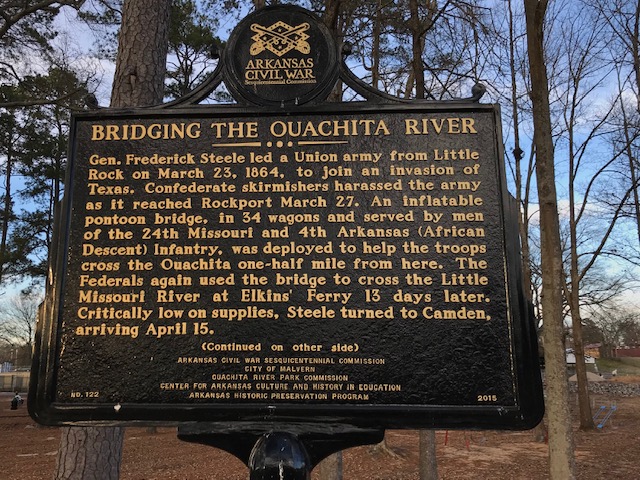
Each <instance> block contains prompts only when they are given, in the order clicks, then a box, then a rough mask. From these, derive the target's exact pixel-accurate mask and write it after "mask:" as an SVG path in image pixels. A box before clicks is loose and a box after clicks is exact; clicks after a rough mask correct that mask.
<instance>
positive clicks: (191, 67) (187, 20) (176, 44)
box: [166, 0, 220, 98]
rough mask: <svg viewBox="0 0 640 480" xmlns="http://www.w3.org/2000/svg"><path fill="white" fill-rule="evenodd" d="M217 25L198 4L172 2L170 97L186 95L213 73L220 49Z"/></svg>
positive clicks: (180, 0) (167, 91)
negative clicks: (201, 10) (214, 62)
mask: <svg viewBox="0 0 640 480" xmlns="http://www.w3.org/2000/svg"><path fill="white" fill-rule="evenodd" d="M216 23H217V22H216V19H215V18H214V17H212V16H210V15H206V14H203V13H201V12H200V11H199V9H198V5H197V3H196V2H195V1H194V0H173V1H172V2H171V24H170V25H171V28H170V29H169V61H168V62H167V67H168V68H167V82H166V96H168V97H171V98H178V97H181V96H183V95H186V94H187V93H188V92H190V91H191V90H193V89H194V88H195V87H197V86H198V84H200V83H201V82H202V81H203V80H204V79H205V77H206V75H207V74H208V73H210V72H211V70H212V66H213V65H212V64H213V61H214V59H216V58H217V56H218V51H217V50H218V46H219V45H220V40H219V39H218V38H217V36H216V34H215V29H216V26H217V25H216Z"/></svg>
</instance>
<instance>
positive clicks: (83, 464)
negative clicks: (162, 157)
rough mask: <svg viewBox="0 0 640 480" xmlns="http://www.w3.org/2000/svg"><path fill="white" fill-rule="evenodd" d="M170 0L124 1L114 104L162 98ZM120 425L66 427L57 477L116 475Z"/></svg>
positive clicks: (112, 478)
mask: <svg viewBox="0 0 640 480" xmlns="http://www.w3.org/2000/svg"><path fill="white" fill-rule="evenodd" d="M170 5H171V0H125V2H124V5H123V9H122V25H121V27H120V34H119V38H118V56H117V59H116V72H115V77H114V81H113V90H112V95H111V106H112V107H141V106H147V105H155V104H160V103H162V99H163V92H164V77H165V69H166V59H167V49H168V37H169V13H170ZM123 438H124V428H123V427H65V428H64V429H63V430H62V436H61V440H60V448H59V450H58V460H57V468H56V475H55V479H56V480H92V479H95V480H117V479H118V478H119V472H120V461H121V459H122V443H123Z"/></svg>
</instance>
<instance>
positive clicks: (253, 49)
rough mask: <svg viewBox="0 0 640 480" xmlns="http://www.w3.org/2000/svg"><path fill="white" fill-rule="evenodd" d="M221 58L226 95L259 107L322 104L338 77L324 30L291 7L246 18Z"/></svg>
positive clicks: (334, 54) (333, 50)
mask: <svg viewBox="0 0 640 480" xmlns="http://www.w3.org/2000/svg"><path fill="white" fill-rule="evenodd" d="M225 56H226V58H225V62H226V63H225V67H226V69H227V70H226V73H227V83H228V85H227V86H228V87H229V89H231V90H232V92H233V93H234V95H236V96H237V97H241V98H242V99H244V100H246V101H248V102H250V103H253V104H256V105H262V106H277V107H281V106H285V105H303V104H306V103H313V102H317V101H321V100H323V99H324V96H325V95H326V94H327V93H328V92H329V91H330V90H331V88H332V87H333V85H334V84H335V81H336V78H337V73H338V56H337V48H336V44H335V42H334V40H333V38H332V36H331V34H330V32H329V31H328V29H327V28H326V27H325V26H324V24H323V23H322V22H321V21H320V20H319V19H318V18H317V17H315V16H314V15H312V14H311V13H310V12H308V11H307V10H304V9H302V8H299V7H295V6H291V5H287V6H283V5H277V6H273V7H267V8H265V9H262V10H259V11H257V12H255V13H253V14H251V15H249V16H248V17H246V18H245V19H244V20H243V21H242V22H240V23H239V24H238V26H237V27H236V28H235V30H234V31H233V32H232V34H231V37H230V39H229V42H228V44H227V48H226V53H225Z"/></svg>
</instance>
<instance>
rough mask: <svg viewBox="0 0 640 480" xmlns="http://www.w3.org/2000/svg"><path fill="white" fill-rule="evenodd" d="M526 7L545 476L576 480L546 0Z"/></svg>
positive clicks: (529, 1)
mask: <svg viewBox="0 0 640 480" xmlns="http://www.w3.org/2000/svg"><path fill="white" fill-rule="evenodd" d="M524 7H525V17H526V25H527V46H528V55H529V74H530V76H531V100H532V103H533V124H534V142H535V146H536V179H537V184H538V198H539V202H540V237H541V238H540V241H541V253H542V262H541V263H542V265H541V266H542V295H543V296H542V316H543V319H544V354H545V365H546V381H547V415H548V419H549V474H550V478H551V480H571V479H575V458H574V455H573V449H574V442H573V431H572V429H571V414H570V410H569V385H568V382H567V375H566V358H565V349H564V332H563V325H562V319H563V318H562V285H561V282H562V274H563V271H562V250H561V243H560V227H559V220H558V208H557V196H556V188H555V166H554V152H553V138H552V135H551V114H550V107H549V84H548V79H547V71H546V65H545V62H544V47H543V45H544V38H543V26H544V18H545V15H546V10H547V0H525V1H524Z"/></svg>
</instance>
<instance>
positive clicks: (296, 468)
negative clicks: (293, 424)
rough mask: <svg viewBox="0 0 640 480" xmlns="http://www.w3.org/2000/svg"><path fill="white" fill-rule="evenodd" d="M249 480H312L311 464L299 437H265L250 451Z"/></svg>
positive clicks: (282, 434)
mask: <svg viewBox="0 0 640 480" xmlns="http://www.w3.org/2000/svg"><path fill="white" fill-rule="evenodd" d="M248 467H249V480H310V478H311V468H312V466H311V462H310V461H309V455H308V453H307V450H306V448H305V447H304V445H303V444H302V442H300V440H299V439H298V437H296V436H295V435H292V434H290V433H286V432H271V433H266V434H264V435H263V436H262V437H260V439H259V440H258V441H257V442H256V444H255V445H254V446H253V450H251V455H250V457H249V462H248Z"/></svg>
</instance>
